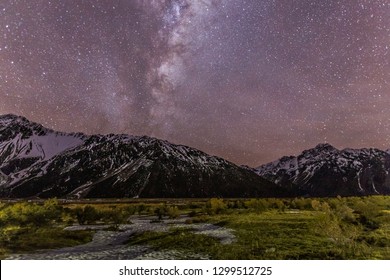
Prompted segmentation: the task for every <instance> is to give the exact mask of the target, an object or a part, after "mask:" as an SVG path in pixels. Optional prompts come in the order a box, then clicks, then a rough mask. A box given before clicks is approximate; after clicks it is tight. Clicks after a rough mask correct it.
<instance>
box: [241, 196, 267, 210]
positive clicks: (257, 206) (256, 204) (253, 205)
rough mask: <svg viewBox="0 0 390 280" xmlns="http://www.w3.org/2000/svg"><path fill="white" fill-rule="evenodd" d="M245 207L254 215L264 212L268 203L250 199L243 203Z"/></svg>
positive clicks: (262, 200)
mask: <svg viewBox="0 0 390 280" xmlns="http://www.w3.org/2000/svg"><path fill="white" fill-rule="evenodd" d="M245 206H246V207H247V208H249V209H250V210H253V211H255V212H256V213H260V212H264V211H266V210H267V209H268V206H269V205H268V203H267V201H266V200H264V199H254V198H253V199H251V200H249V201H246V202H245Z"/></svg>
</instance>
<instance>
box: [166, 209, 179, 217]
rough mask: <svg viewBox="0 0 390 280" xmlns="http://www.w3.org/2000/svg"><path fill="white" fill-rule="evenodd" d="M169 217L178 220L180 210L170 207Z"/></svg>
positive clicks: (168, 210)
mask: <svg viewBox="0 0 390 280" xmlns="http://www.w3.org/2000/svg"><path fill="white" fill-rule="evenodd" d="M167 215H168V217H169V218H170V219H176V218H177V217H179V215H180V213H179V208H177V206H168V207H167Z"/></svg>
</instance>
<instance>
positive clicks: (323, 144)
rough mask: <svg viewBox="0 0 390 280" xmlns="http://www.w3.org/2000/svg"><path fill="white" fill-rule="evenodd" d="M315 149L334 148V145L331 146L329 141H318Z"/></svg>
mask: <svg viewBox="0 0 390 280" xmlns="http://www.w3.org/2000/svg"><path fill="white" fill-rule="evenodd" d="M314 149H316V150H336V148H335V147H333V146H332V145H331V144H329V143H320V144H318V145H317V146H315V148H314Z"/></svg>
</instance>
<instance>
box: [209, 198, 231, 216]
mask: <svg viewBox="0 0 390 280" xmlns="http://www.w3.org/2000/svg"><path fill="white" fill-rule="evenodd" d="M226 209H227V205H226V204H225V203H224V201H223V199H220V198H212V199H210V200H209V201H207V202H206V206H205V212H206V213H207V214H209V215H215V214H220V213H223V212H225V210H226Z"/></svg>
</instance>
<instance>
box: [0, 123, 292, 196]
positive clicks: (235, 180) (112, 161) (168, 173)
mask: <svg viewBox="0 0 390 280" xmlns="http://www.w3.org/2000/svg"><path fill="white" fill-rule="evenodd" d="M0 135H1V136H0V197H71V198H84V197H118V198H120V197H209V196H219V197H222V196H223V197H233V196H237V197H249V196H280V195H282V194H284V193H285V191H282V188H280V187H279V186H277V185H275V184H273V183H271V182H269V181H267V180H265V179H263V178H261V177H259V176H258V175H256V174H255V173H253V172H251V171H249V170H247V169H245V168H243V167H240V166H237V165H235V164H233V163H231V162H228V161H227V160H225V159H222V158H219V157H216V156H211V155H208V154H206V153H204V152H202V151H200V150H197V149H194V148H190V147H187V146H184V145H175V144H171V143H169V142H168V141H165V140H160V139H157V138H152V137H148V136H130V135H125V134H118V135H115V134H108V135H86V134H83V133H63V132H56V131H54V130H50V129H46V128H44V127H43V126H41V125H40V124H37V123H34V122H30V121H28V120H27V119H26V118H24V117H19V116H15V115H5V116H0Z"/></svg>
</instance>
